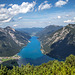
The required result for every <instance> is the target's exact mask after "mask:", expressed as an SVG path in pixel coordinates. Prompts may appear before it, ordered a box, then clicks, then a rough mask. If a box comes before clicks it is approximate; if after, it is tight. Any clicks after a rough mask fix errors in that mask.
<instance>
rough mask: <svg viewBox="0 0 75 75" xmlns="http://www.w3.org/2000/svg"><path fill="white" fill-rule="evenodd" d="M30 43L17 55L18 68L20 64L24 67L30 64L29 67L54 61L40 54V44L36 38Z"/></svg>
mask: <svg viewBox="0 0 75 75" xmlns="http://www.w3.org/2000/svg"><path fill="white" fill-rule="evenodd" d="M29 41H30V42H29V43H28V44H27V46H25V47H24V48H22V50H21V51H20V52H19V53H18V55H19V56H21V58H20V59H19V60H18V64H19V66H21V64H23V65H26V64H28V63H30V64H31V65H32V64H33V65H41V64H42V63H47V62H48V61H50V60H54V58H51V57H48V56H47V55H44V54H42V52H41V50H40V49H41V44H40V41H39V40H38V39H37V37H36V36H33V37H32V38H31V39H30V40H29Z"/></svg>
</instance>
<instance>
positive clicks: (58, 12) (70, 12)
mask: <svg viewBox="0 0 75 75" xmlns="http://www.w3.org/2000/svg"><path fill="white" fill-rule="evenodd" d="M69 23H73V24H74V23H75V0H0V27H6V26H11V27H14V28H31V27H46V26H48V25H63V26H65V25H67V24H69Z"/></svg>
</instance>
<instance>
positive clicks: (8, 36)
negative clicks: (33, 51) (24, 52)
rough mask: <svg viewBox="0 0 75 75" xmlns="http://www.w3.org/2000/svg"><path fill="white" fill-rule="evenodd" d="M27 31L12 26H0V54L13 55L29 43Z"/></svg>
mask: <svg viewBox="0 0 75 75" xmlns="http://www.w3.org/2000/svg"><path fill="white" fill-rule="evenodd" d="M28 39H30V36H29V35H28V34H27V33H22V32H19V31H16V30H15V29H13V28H11V27H9V26H8V27H6V28H0V56H12V55H14V54H16V53H18V52H19V51H20V49H21V48H22V47H23V46H25V45H26V44H27V43H28Z"/></svg>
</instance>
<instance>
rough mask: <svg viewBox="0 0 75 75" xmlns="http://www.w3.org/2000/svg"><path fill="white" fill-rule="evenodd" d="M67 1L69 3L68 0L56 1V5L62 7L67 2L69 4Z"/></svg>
mask: <svg viewBox="0 0 75 75" xmlns="http://www.w3.org/2000/svg"><path fill="white" fill-rule="evenodd" d="M67 3H68V0H66V1H63V0H59V1H57V2H56V3H55V6H56V7H61V6H63V5H65V4H67Z"/></svg>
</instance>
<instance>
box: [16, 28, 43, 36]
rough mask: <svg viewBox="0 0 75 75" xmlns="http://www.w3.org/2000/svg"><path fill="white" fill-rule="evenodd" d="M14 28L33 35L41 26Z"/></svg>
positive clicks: (40, 29)
mask: <svg viewBox="0 0 75 75" xmlns="http://www.w3.org/2000/svg"><path fill="white" fill-rule="evenodd" d="M16 30H18V31H22V32H27V33H28V34H29V35H35V34H36V33H38V32H40V31H42V30H43V28H35V27H33V28H17V29H16Z"/></svg>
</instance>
